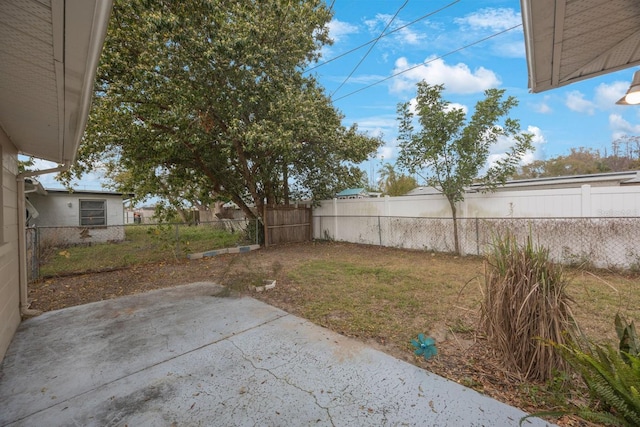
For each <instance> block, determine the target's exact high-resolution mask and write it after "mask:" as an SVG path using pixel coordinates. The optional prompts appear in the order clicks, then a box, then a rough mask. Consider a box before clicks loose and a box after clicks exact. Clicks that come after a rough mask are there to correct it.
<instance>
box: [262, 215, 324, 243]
mask: <svg viewBox="0 0 640 427" xmlns="http://www.w3.org/2000/svg"><path fill="white" fill-rule="evenodd" d="M311 214H312V211H311V207H307V206H284V205H277V206H273V205H270V206H265V207H264V246H265V247H268V246H269V245H277V244H280V243H292V242H309V241H311V238H312V236H313V234H312V231H313V230H312V229H311Z"/></svg>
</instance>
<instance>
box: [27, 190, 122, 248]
mask: <svg viewBox="0 0 640 427" xmlns="http://www.w3.org/2000/svg"><path fill="white" fill-rule="evenodd" d="M80 200H104V201H105V202H106V221H107V225H106V226H97V227H86V226H81V225H80ZM29 201H30V202H31V204H32V205H33V206H34V207H35V208H36V209H37V210H38V213H39V216H38V217H37V218H35V219H34V220H32V221H31V222H30V223H31V224H33V225H35V226H37V227H38V229H39V233H40V241H47V242H50V243H55V244H86V243H104V242H109V241H121V240H124V238H125V233H124V227H123V225H124V207H123V205H122V196H120V195H114V194H108V193H104V194H100V193H81V192H76V193H56V192H53V191H49V193H48V194H47V195H46V196H43V195H39V194H35V193H31V194H29ZM69 204H71V206H69Z"/></svg>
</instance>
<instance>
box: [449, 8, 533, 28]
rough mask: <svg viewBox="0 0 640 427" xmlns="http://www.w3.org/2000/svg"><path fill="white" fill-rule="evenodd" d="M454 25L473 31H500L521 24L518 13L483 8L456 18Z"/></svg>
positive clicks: (501, 9) (506, 9) (508, 10)
mask: <svg viewBox="0 0 640 427" xmlns="http://www.w3.org/2000/svg"><path fill="white" fill-rule="evenodd" d="M455 23H456V24H458V25H461V26H463V27H468V28H470V29H473V30H480V29H485V28H487V29H490V30H491V31H502V30H506V29H507V28H511V27H513V26H515V25H518V24H521V23H522V18H521V16H520V13H518V12H516V11H515V10H513V9H508V8H498V9H493V8H485V9H480V10H479V11H477V12H474V13H470V14H468V15H467V16H465V17H463V18H456V19H455Z"/></svg>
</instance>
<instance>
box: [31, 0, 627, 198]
mask: <svg viewBox="0 0 640 427" xmlns="http://www.w3.org/2000/svg"><path fill="white" fill-rule="evenodd" d="M332 1H333V0H328V3H329V4H331V2H332ZM333 10H334V18H333V20H332V21H331V23H330V35H331V37H332V39H333V40H334V44H333V45H332V46H327V47H325V48H323V51H322V54H323V58H322V60H321V61H320V62H319V64H320V66H318V67H317V68H315V69H313V70H310V71H309V72H310V73H313V74H315V75H316V76H317V77H318V79H319V80H320V82H321V83H322V85H323V86H324V87H325V88H326V91H327V94H330V95H331V97H332V99H333V100H334V105H335V106H336V107H337V108H338V109H340V110H341V111H342V113H343V114H344V116H345V118H344V124H345V125H351V124H352V123H357V124H358V127H359V129H360V130H362V131H366V132H368V133H369V134H371V135H376V136H381V137H382V139H383V141H384V146H383V147H382V148H381V149H380V150H379V151H378V153H377V155H376V157H375V158H374V159H372V160H370V161H369V162H366V163H364V164H362V165H361V167H362V168H363V169H364V170H365V171H366V172H367V173H368V174H369V175H370V178H371V175H374V177H373V179H376V178H377V177H376V175H377V171H378V170H379V169H380V167H381V164H382V162H390V163H394V162H395V159H396V156H397V154H398V150H397V143H396V135H397V120H396V108H397V105H398V103H400V102H406V101H410V100H411V99H412V98H413V97H414V96H415V87H416V83H417V82H418V81H420V80H423V79H424V80H426V81H427V82H429V83H431V84H438V83H443V84H444V85H445V88H446V90H445V92H444V98H445V99H446V100H448V101H450V102H451V103H453V105H454V106H458V107H462V108H467V109H469V110H470V111H472V109H473V106H474V105H475V103H476V102H477V101H478V100H479V99H482V98H483V92H484V90H485V89H488V88H501V89H506V94H507V95H512V96H515V97H516V98H518V100H519V102H520V104H519V106H518V107H517V108H516V109H514V110H512V114H511V116H512V117H514V118H517V119H519V120H520V124H521V126H522V128H523V129H524V130H528V131H529V132H531V133H533V134H534V144H535V146H536V151H535V152H534V153H530V154H529V155H528V156H527V158H526V161H531V160H533V159H547V158H551V157H555V156H558V155H562V154H566V153H568V152H569V150H570V148H573V147H576V148H577V147H591V148H596V149H603V148H605V147H607V148H608V147H610V144H611V141H613V140H615V139H617V138H619V137H620V136H622V135H625V134H640V107H633V106H626V107H625V106H617V105H615V101H617V100H618V99H619V98H620V97H622V96H623V95H624V93H625V91H626V90H627V88H628V87H629V83H630V82H631V79H632V77H633V72H634V71H635V69H632V68H629V69H626V70H623V71H619V72H617V73H612V74H609V75H605V76H602V77H598V78H594V79H590V80H586V81H583V82H579V83H575V84H573V85H569V86H565V87H563V88H560V89H555V90H551V91H548V92H543V93H540V94H531V93H529V91H528V87H527V63H526V58H525V47H524V37H523V30H522V26H521V24H522V20H521V16H520V2H519V1H518V0H479V1H471V0H459V1H453V0H444V1H443V0H429V1H427V0H409V1H406V0H335V1H333ZM412 21H417V22H415V23H413V24H411V25H407V24H409V23H411V22H412ZM405 25H406V26H405ZM387 26H388V28H386V27H387ZM400 27H404V28H401V29H399V28H400ZM512 27H516V28H514V29H511V30H509V29H510V28H512ZM385 28H386V33H389V32H392V33H391V34H390V35H388V36H386V37H382V38H380V39H379V40H378V41H377V42H376V43H375V44H369V45H367V46H365V47H362V48H360V49H358V50H356V51H354V52H352V53H348V54H346V55H344V56H342V57H340V58H338V59H335V60H332V61H330V62H328V63H327V64H322V63H323V62H324V61H327V60H331V59H333V58H335V57H337V56H339V55H342V54H345V53H346V52H349V51H350V50H351V49H354V48H356V47H358V46H360V45H362V44H364V43H367V42H369V41H371V40H374V39H375V38H377V37H379V36H380V34H381V33H382V32H383V31H384V30H385ZM396 29H398V30H397V31H394V30H396ZM500 32H502V34H499V35H495V34H498V33H500ZM494 35H495V36H494ZM492 36H493V37H492ZM483 39H486V40H485V41H482V42H479V41H481V40H483ZM467 45H472V46H470V47H467V48H464V47H465V46H467ZM369 49H370V51H369ZM368 51H369V52H368ZM359 62H360V64H359V65H358V63H359ZM421 64H422V65H421ZM406 70H409V71H406ZM350 74H351V77H349V78H348V79H347V77H348V76H349V75H350ZM394 74H399V75H398V76H396V77H391V76H393V75H394ZM385 79H386V80H385ZM382 80H384V81H382ZM381 81H382V82H381ZM378 82H381V83H379V84H375V83H378ZM373 84H375V85H373ZM370 85H373V86H370ZM367 86H370V87H367ZM356 91H358V92H356ZM354 92H355V93H354ZM508 146H509V141H501V142H500V143H499V144H497V145H496V148H495V150H494V152H493V153H492V158H496V157H497V156H500V154H501V153H503V152H504V151H506V149H507V147H508ZM39 166H40V167H44V165H40V164H39ZM40 180H41V182H42V183H43V184H44V185H45V186H46V187H48V188H53V187H60V184H58V183H57V182H56V181H54V180H53V176H51V175H47V176H43V177H41V178H40ZM75 187H76V188H77V189H99V188H100V178H99V176H98V175H96V174H92V175H89V176H87V177H86V178H85V179H83V180H82V182H79V183H77V185H76V186H75Z"/></svg>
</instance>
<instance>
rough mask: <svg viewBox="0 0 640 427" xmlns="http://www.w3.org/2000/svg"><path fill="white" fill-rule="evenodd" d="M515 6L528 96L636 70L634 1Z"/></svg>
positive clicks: (639, 42) (534, 1)
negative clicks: (524, 51)
mask: <svg viewBox="0 0 640 427" xmlns="http://www.w3.org/2000/svg"><path fill="white" fill-rule="evenodd" d="M520 3H521V6H522V20H523V24H524V34H525V43H526V49H527V63H528V66H529V88H530V89H531V91H532V92H542V91H545V90H549V89H554V88H557V87H560V86H564V85H568V84H570V83H573V82H577V81H580V80H584V79H588V78H591V77H596V76H599V75H602V74H606V73H610V72H613V71H617V70H621V69H624V68H627V67H631V66H634V65H639V64H640V1H638V0H520Z"/></svg>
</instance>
